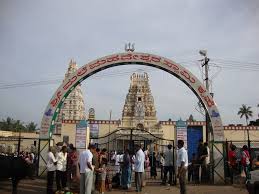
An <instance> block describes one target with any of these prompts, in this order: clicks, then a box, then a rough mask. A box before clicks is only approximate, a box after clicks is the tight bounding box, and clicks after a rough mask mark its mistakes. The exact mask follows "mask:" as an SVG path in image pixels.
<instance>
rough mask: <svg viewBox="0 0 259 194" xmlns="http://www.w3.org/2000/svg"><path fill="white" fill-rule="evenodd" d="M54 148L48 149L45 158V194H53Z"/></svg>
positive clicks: (55, 161)
mask: <svg viewBox="0 0 259 194" xmlns="http://www.w3.org/2000/svg"><path fill="white" fill-rule="evenodd" d="M53 153H54V148H53V147H50V148H49V152H48V158H47V170H48V172H47V193H48V194H53V193H54V191H53V181H54V173H55V171H56V165H57V160H56V158H55V156H54V154H53Z"/></svg>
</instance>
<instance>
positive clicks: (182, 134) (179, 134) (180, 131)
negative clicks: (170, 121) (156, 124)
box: [176, 119, 188, 149]
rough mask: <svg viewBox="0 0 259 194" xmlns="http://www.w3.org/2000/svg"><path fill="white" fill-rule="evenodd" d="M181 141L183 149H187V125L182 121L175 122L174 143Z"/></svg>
mask: <svg viewBox="0 0 259 194" xmlns="http://www.w3.org/2000/svg"><path fill="white" fill-rule="evenodd" d="M178 140H183V141H184V147H185V149H187V147H188V145H187V123H186V121H183V120H181V119H180V120H178V121H176V141H178Z"/></svg>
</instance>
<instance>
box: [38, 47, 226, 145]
mask: <svg viewBox="0 0 259 194" xmlns="http://www.w3.org/2000/svg"><path fill="white" fill-rule="evenodd" d="M129 64H139V65H146V66H151V67H155V68H158V69H162V70H164V71H166V72H168V73H170V74H172V75H174V76H175V77H177V78H178V79H179V80H181V81H182V82H184V83H185V84H186V85H187V86H188V87H189V88H190V89H191V90H192V91H193V92H194V94H195V95H196V96H197V97H198V98H199V99H200V100H201V102H202V103H203V105H204V107H205V108H206V110H207V112H208V114H209V116H210V120H211V124H212V129H213V136H214V140H216V141H222V140H223V139H224V132H223V125H222V120H221V117H220V114H219V111H218V108H217V106H216V103H215V101H214V100H213V98H212V96H211V95H210V93H209V91H207V90H206V88H205V86H204V85H203V84H202V83H201V82H200V81H199V80H198V78H197V77H196V76H194V75H193V74H192V73H191V72H190V71H188V70H187V69H186V68H184V67H183V66H181V65H180V64H177V63H175V62H174V61H172V60H170V59H167V58H164V57H161V56H157V55H153V54H148V53H138V52H126V53H118V54H113V55H109V56H105V57H102V58H99V59H97V60H95V61H92V62H90V63H88V64H85V65H84V66H82V67H81V68H79V69H78V70H77V71H76V72H75V73H73V74H72V75H71V76H70V77H68V78H67V79H66V80H64V82H63V83H62V84H61V85H60V86H59V88H58V89H57V90H56V92H55V93H54V95H53V96H52V98H51V100H50V101H49V103H48V106H47V108H46V110H45V112H44V115H43V118H42V122H41V130H40V138H42V139H49V138H51V136H52V132H53V129H54V126H55V120H56V117H57V115H58V113H59V110H60V107H61V105H62V104H63V102H64V100H65V99H66V97H67V96H68V95H69V93H70V92H71V91H72V90H73V89H74V88H75V87H76V86H77V85H78V84H80V83H81V82H82V81H83V80H84V79H86V78H87V77H89V76H91V75H93V74H95V73H97V72H99V71H102V70H104V69H107V68H110V67H114V66H120V65H129Z"/></svg>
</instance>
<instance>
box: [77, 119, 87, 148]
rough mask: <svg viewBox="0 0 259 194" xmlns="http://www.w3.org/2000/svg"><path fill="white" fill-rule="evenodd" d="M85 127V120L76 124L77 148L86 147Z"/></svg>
mask: <svg viewBox="0 0 259 194" xmlns="http://www.w3.org/2000/svg"><path fill="white" fill-rule="evenodd" d="M86 129H87V122H86V121H85V120H82V121H80V122H79V123H78V124H77V125H76V148H78V149H85V148H86Z"/></svg>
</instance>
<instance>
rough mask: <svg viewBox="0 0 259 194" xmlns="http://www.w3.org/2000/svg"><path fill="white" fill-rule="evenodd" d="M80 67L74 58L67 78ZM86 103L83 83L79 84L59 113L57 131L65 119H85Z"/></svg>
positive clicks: (66, 75)
mask: <svg viewBox="0 0 259 194" xmlns="http://www.w3.org/2000/svg"><path fill="white" fill-rule="evenodd" d="M77 69H78V67H77V64H76V62H75V61H74V60H70V62H69V66H68V70H67V72H66V74H65V78H64V80H65V79H66V78H68V77H69V76H70V75H71V74H72V73H74V72H76V71H77ZM85 119H86V113H85V104H84V97H83V93H82V90H81V85H80V84H79V85H77V86H76V88H75V89H74V90H73V91H72V92H71V93H70V94H69V95H68V97H67V98H66V99H65V101H64V103H63V105H62V107H61V109H60V112H59V115H58V117H57V121H56V133H60V130H61V123H62V121H65V120H74V121H79V120H85Z"/></svg>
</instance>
